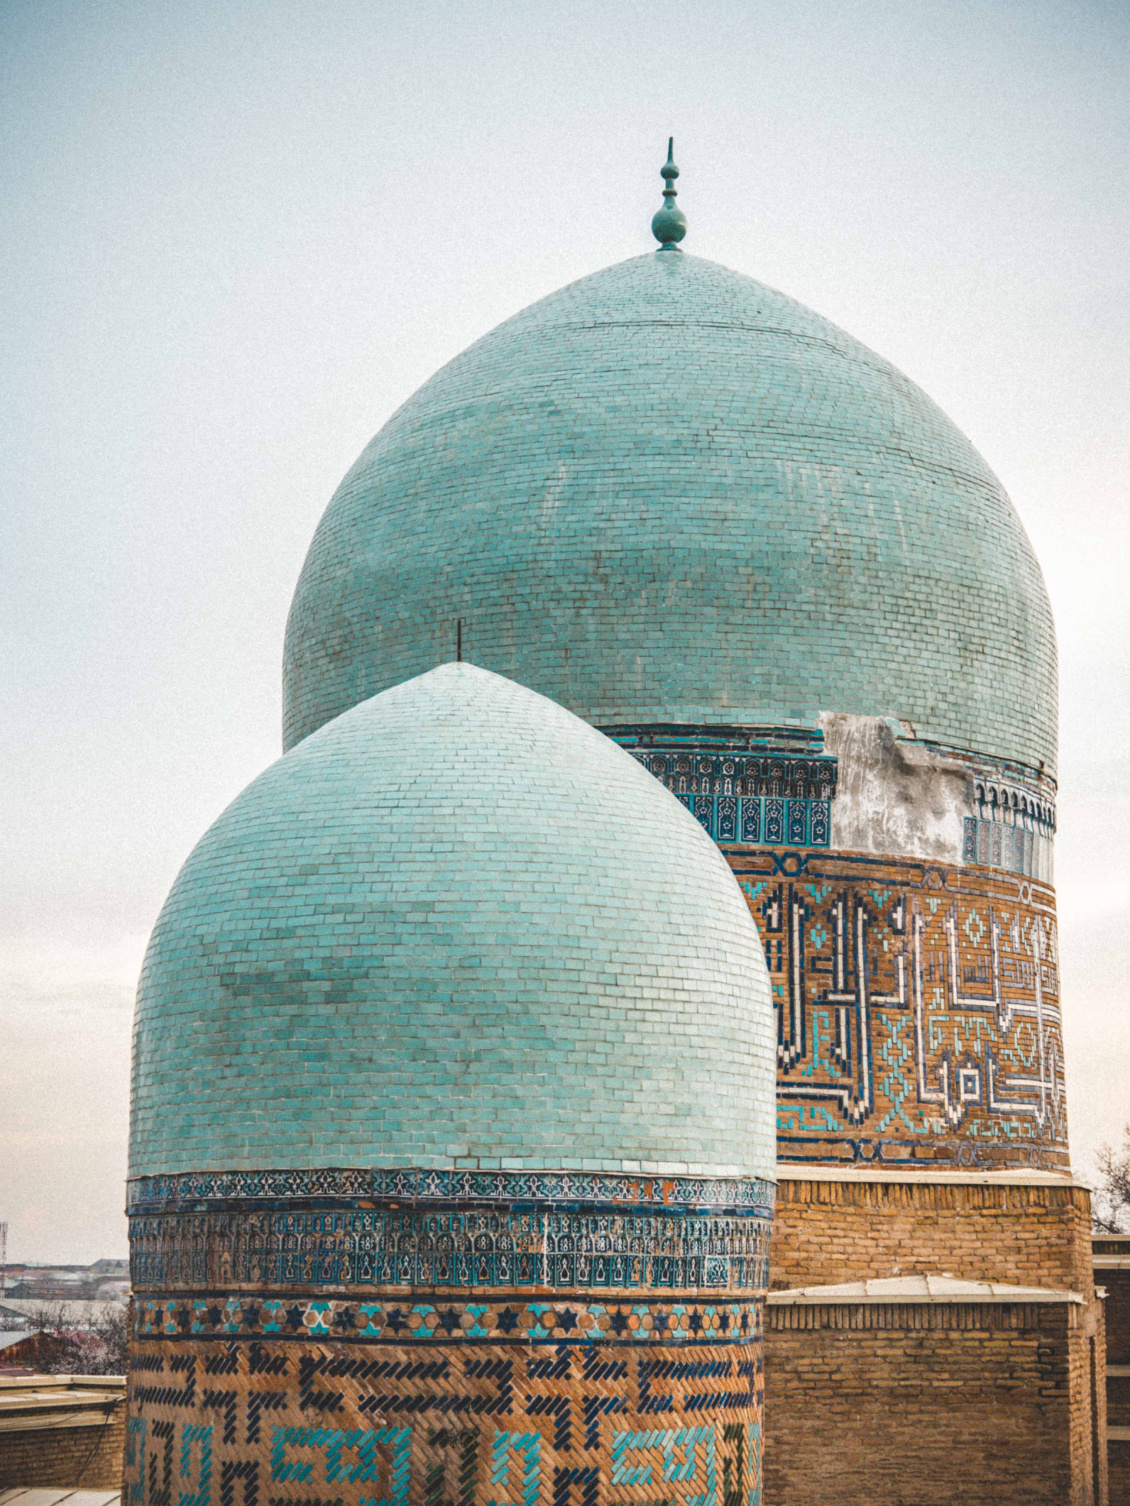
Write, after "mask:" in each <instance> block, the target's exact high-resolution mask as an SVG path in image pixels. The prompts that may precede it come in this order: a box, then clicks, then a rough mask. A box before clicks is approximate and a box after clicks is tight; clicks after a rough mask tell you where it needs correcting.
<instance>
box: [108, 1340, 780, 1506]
mask: <svg viewBox="0 0 1130 1506" xmlns="http://www.w3.org/2000/svg"><path fill="white" fill-rule="evenodd" d="M130 1372H131V1373H130V1383H129V1422H128V1433H127V1445H126V1464H125V1496H124V1499H125V1501H126V1502H127V1503H129V1506H165V1503H169V1502H173V1501H176V1502H179V1503H180V1506H290V1503H294V1506H297V1503H299V1502H303V1503H311V1502H314V1501H317V1502H318V1503H319V1506H330V1503H331V1502H334V1503H339V1506H377V1503H378V1502H379V1503H382V1506H412V1503H419V1506H441V1503H448V1502H450V1503H458V1506H475V1503H478V1502H482V1503H484V1506H485V1503H487V1502H496V1503H503V1502H506V1503H512V1506H519V1503H521V1506H595V1503H597V1502H603V1501H617V1502H624V1503H628V1502H637V1501H638V1502H641V1503H642V1502H652V1503H655V1506H658V1503H660V1502H669V1503H671V1506H724V1503H732V1506H757V1503H758V1502H759V1501H760V1499H761V1429H760V1416H761V1397H762V1370H761V1349H760V1340H759V1339H756V1340H747V1341H746V1342H745V1343H742V1344H734V1343H730V1344H722V1345H718V1344H713V1345H706V1346H703V1347H689V1348H671V1349H666V1348H665V1349H664V1350H663V1351H662V1352H661V1353H656V1352H655V1350H654V1348H653V1346H650V1345H648V1344H631V1343H629V1344H624V1345H622V1346H618V1347H616V1348H615V1349H613V1350H609V1349H607V1348H605V1347H603V1346H601V1345H596V1344H592V1343H589V1344H582V1345H567V1344H557V1343H548V1344H540V1343H530V1342H529V1341H527V1342H525V1343H523V1344H520V1345H511V1346H508V1347H506V1348H491V1347H489V1346H482V1345H471V1344H462V1345H452V1344H448V1343H442V1344H437V1345H436V1346H435V1347H430V1346H429V1348H428V1349H427V1351H426V1353H425V1354H424V1355H421V1353H420V1351H419V1350H418V1349H416V1348H414V1347H413V1346H411V1345H407V1346H405V1345H402V1346H400V1347H397V1346H389V1347H380V1348H367V1347H364V1346H361V1345H355V1344H351V1343H350V1342H348V1341H345V1342H341V1341H338V1342H336V1343H335V1344H334V1345H329V1344H326V1343H321V1344H319V1343H317V1342H306V1343H299V1344H295V1343H286V1342H284V1341H282V1340H281V1339H277V1338H276V1339H267V1340H263V1341H256V1342H253V1343H240V1342H231V1341H226V1342H225V1341H217V1340H214V1339H213V1340H203V1341H198V1342H193V1341H192V1340H190V1339H174V1340H162V1341H154V1340H151V1339H144V1338H141V1339H137V1340H135V1341H134V1344H133V1348H132V1355H131V1367H130Z"/></svg>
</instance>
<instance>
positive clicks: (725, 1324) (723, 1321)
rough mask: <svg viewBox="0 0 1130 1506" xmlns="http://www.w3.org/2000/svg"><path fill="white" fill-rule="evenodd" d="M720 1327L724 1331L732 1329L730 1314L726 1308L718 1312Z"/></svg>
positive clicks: (727, 1331)
mask: <svg viewBox="0 0 1130 1506" xmlns="http://www.w3.org/2000/svg"><path fill="white" fill-rule="evenodd" d="M718 1327H719V1328H720V1329H721V1330H722V1332H723V1333H729V1331H730V1314H729V1313H728V1312H726V1311H725V1310H723V1311H722V1312H720V1313H719V1314H718Z"/></svg>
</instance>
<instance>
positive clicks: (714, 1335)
mask: <svg viewBox="0 0 1130 1506" xmlns="http://www.w3.org/2000/svg"><path fill="white" fill-rule="evenodd" d="M299 1180H300V1179H299V1178H298V1177H297V1176H296V1175H295V1174H290V1175H289V1176H288V1175H286V1174H282V1173H278V1174H274V1175H273V1176H261V1177H258V1178H257V1177H256V1176H255V1175H254V1174H243V1175H242V1176H239V1177H238V1178H236V1177H228V1178H223V1177H218V1176H212V1177H208V1176H202V1177H193V1178H179V1179H177V1178H171V1179H169V1178H166V1179H161V1178H154V1179H152V1181H151V1182H148V1183H143V1184H142V1185H141V1187H140V1188H137V1187H135V1204H134V1207H135V1214H134V1219H133V1229H134V1240H135V1244H134V1261H133V1269H134V1287H135V1296H134V1304H133V1317H132V1340H131V1355H130V1383H129V1435H128V1444H127V1453H126V1474H125V1478H126V1482H127V1485H128V1486H129V1487H131V1488H136V1489H139V1490H140V1489H141V1488H142V1486H143V1484H145V1483H148V1485H149V1488H150V1491H151V1492H153V1491H162V1490H168V1489H171V1488H174V1487H175V1488H176V1489H178V1490H179V1491H181V1492H182V1493H183V1492H187V1493H188V1496H189V1497H191V1498H192V1499H194V1500H195V1499H198V1498H199V1499H204V1498H205V1497H206V1495H207V1490H208V1487H209V1481H217V1482H218V1484H219V1490H220V1499H221V1500H223V1501H225V1502H227V1503H229V1506H232V1503H235V1506H255V1503H256V1502H258V1501H261V1500H262V1499H263V1496H262V1492H263V1491H266V1490H269V1491H272V1492H274V1495H272V1499H274V1498H275V1496H277V1498H278V1500H279V1501H280V1502H281V1501H288V1502H289V1501H291V1500H292V1499H297V1498H296V1497H294V1496H293V1494H292V1489H291V1487H296V1486H300V1487H301V1488H302V1491H303V1493H304V1494H303V1499H306V1498H309V1499H314V1498H318V1499H321V1498H322V1493H324V1492H331V1493H333V1494H334V1495H335V1497H336V1498H337V1499H339V1500H346V1501H355V1500H356V1501H373V1500H382V1501H386V1502H394V1503H398V1506H400V1503H408V1502H421V1503H424V1502H426V1503H429V1506H438V1503H439V1502H441V1501H456V1500H457V1501H460V1502H462V1503H466V1506H472V1503H479V1502H487V1501H490V1500H496V1501H498V1500H513V1501H518V1500H520V1501H522V1502H525V1503H531V1502H533V1501H535V1500H552V1501H553V1502H554V1503H555V1506H569V1503H571V1502H575V1503H577V1506H591V1503H592V1502H594V1501H597V1500H607V1499H609V1497H610V1494H614V1495H615V1497H616V1498H617V1499H619V1500H622V1501H625V1502H628V1501H634V1500H638V1501H660V1500H663V1501H669V1502H679V1503H681V1506H693V1503H695V1502H698V1503H702V1502H714V1501H716V1500H717V1499H718V1498H719V1496H718V1493H719V1491H723V1492H725V1493H727V1494H731V1493H734V1492H736V1493H737V1498H740V1499H741V1500H743V1501H746V1500H756V1499H758V1496H759V1491H760V1467H761V1465H760V1460H761V1413H762V1395H763V1382H762V1355H761V1320H762V1301H763V1298H764V1291H765V1273H766V1257H767V1248H768V1228H769V1212H770V1208H771V1192H772V1189H771V1187H770V1186H769V1185H768V1184H765V1183H748V1184H731V1183H723V1182H718V1181H714V1182H710V1181H704V1180H701V1179H700V1180H699V1181H696V1182H690V1181H684V1182H681V1183H680V1182H675V1181H659V1180H657V1179H637V1180H634V1181H625V1180H614V1179H612V1178H600V1177H584V1176H580V1175H578V1176H573V1177H568V1176H562V1177H547V1176H540V1177H538V1176H532V1177H531V1176H519V1175H512V1176H510V1177H509V1178H507V1177H505V1176H494V1175H492V1176H488V1175H486V1174H479V1175H477V1176H472V1175H470V1174H460V1175H455V1176H451V1177H448V1178H446V1179H445V1178H442V1177H437V1176H436V1175H435V1174H431V1175H428V1174H424V1173H420V1174H417V1176H416V1177H415V1178H414V1179H413V1178H410V1177H407V1176H402V1177H401V1181H402V1187H401V1190H400V1191H399V1194H398V1195H397V1196H395V1197H391V1196H390V1195H389V1192H390V1187H391V1183H392V1181H393V1177H392V1176H391V1175H390V1176H388V1177H386V1178H384V1179H378V1178H373V1179H371V1184H370V1186H369V1187H368V1188H367V1189H366V1191H367V1195H366V1196H363V1197H354V1198H347V1197H346V1196H344V1194H343V1192H342V1187H341V1178H340V1175H339V1177H338V1185H337V1187H336V1189H335V1187H334V1178H333V1177H332V1176H328V1175H327V1174H325V1173H322V1174H320V1175H318V1176H311V1177H310V1178H309V1179H308V1186H307V1188H306V1191H307V1193H308V1196H307V1197H306V1198H302V1197H300V1196H296V1195H295V1192H296V1183H297V1182H299ZM351 1180H352V1182H353V1183H354V1190H356V1189H355V1184H356V1183H357V1182H358V1181H360V1180H361V1174H360V1173H353V1174H352V1175H351ZM236 1181H238V1183H239V1186H240V1189H241V1192H242V1194H243V1196H242V1197H241V1198H233V1197H232V1196H231V1195H230V1194H231V1192H232V1190H233V1184H234V1183H235V1182H236ZM284 1182H286V1183H289V1186H290V1192H291V1195H290V1197H289V1198H288V1199H281V1198H280V1197H279V1196H278V1193H279V1190H280V1187H281V1185H282V1184H283V1183H284ZM441 1184H442V1185H441ZM335 1191H336V1194H337V1195H336V1196H335V1195H334V1194H335ZM256 1192H258V1194H259V1196H258V1198H257V1199H256V1198H255V1196H254V1194H255V1193H256ZM224 1194H228V1195H227V1196H225V1195H224ZM146 1199H147V1200H148V1204H149V1206H148V1207H146V1206H143V1204H144V1202H145V1200H146ZM209 1203H212V1204H214V1205H216V1209H217V1211H216V1212H214V1213H212V1214H209V1213H208V1212H207V1211H205V1210H206V1209H207V1207H208V1204H209ZM189 1209H191V1211H188V1210H189ZM547 1252H548V1253H547ZM221 1273H225V1274H226V1275H227V1276H228V1277H229V1284H228V1286H227V1287H226V1288H225V1289H223V1290H217V1289H216V1288H215V1287H214V1285H213V1284H212V1278H213V1277H214V1276H216V1275H217V1274H221ZM398 1278H399V1279H398ZM350 1487H353V1488H352V1489H351V1488H350ZM343 1491H344V1494H342V1492H343ZM358 1491H360V1495H358V1494H357V1492H358ZM185 1498H186V1497H185V1496H184V1494H182V1496H181V1499H182V1500H184V1499H185Z"/></svg>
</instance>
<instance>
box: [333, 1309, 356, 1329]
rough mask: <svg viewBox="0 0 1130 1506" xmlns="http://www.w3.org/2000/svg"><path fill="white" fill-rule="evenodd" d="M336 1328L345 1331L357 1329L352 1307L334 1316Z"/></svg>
mask: <svg viewBox="0 0 1130 1506" xmlns="http://www.w3.org/2000/svg"><path fill="white" fill-rule="evenodd" d="M334 1327H335V1328H340V1329H342V1330H343V1331H344V1330H345V1329H348V1328H356V1327H357V1324H356V1322H355V1321H354V1318H353V1309H352V1308H351V1307H343V1308H342V1309H341V1311H340V1312H338V1313H335V1314H334Z"/></svg>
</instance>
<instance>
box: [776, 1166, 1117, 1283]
mask: <svg viewBox="0 0 1130 1506" xmlns="http://www.w3.org/2000/svg"><path fill="white" fill-rule="evenodd" d="M816 1175H818V1174H816V1173H814V1178H815V1176H816ZM1090 1239H1091V1236H1090V1195H1089V1193H1088V1192H1087V1189H1086V1188H1084V1187H1073V1186H1072V1185H1071V1184H1070V1183H1069V1182H1066V1181H1065V1182H1064V1183H1063V1184H1062V1185H1055V1184H1049V1183H1044V1184H1041V1185H1038V1186H1032V1185H1029V1186H968V1185H961V1184H955V1183H941V1182H933V1181H931V1182H928V1183H921V1182H911V1183H899V1182H862V1181H861V1182H856V1181H851V1182H833V1181H818V1180H815V1179H814V1180H812V1181H807V1180H805V1181H793V1180H782V1181H781V1182H780V1183H779V1184H778V1187H777V1206H776V1215H775V1217H774V1221H773V1253H772V1283H773V1286H774V1288H775V1289H778V1290H784V1289H786V1288H788V1287H798V1286H818V1285H821V1284H826V1283H829V1282H844V1281H868V1280H871V1279H873V1278H877V1277H886V1276H920V1275H922V1276H929V1275H937V1274H938V1273H940V1272H942V1271H948V1272H949V1273H950V1274H952V1275H954V1276H957V1277H959V1278H960V1279H962V1280H967V1281H1000V1282H1005V1283H1007V1284H1010V1285H1016V1286H1044V1287H1054V1288H1057V1289H1061V1290H1069V1291H1075V1292H1079V1293H1080V1294H1081V1295H1082V1296H1084V1297H1088V1296H1089V1295H1090V1294H1091V1293H1092V1292H1093V1289H1094V1287H1093V1278H1092V1268H1091V1249H1090Z"/></svg>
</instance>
